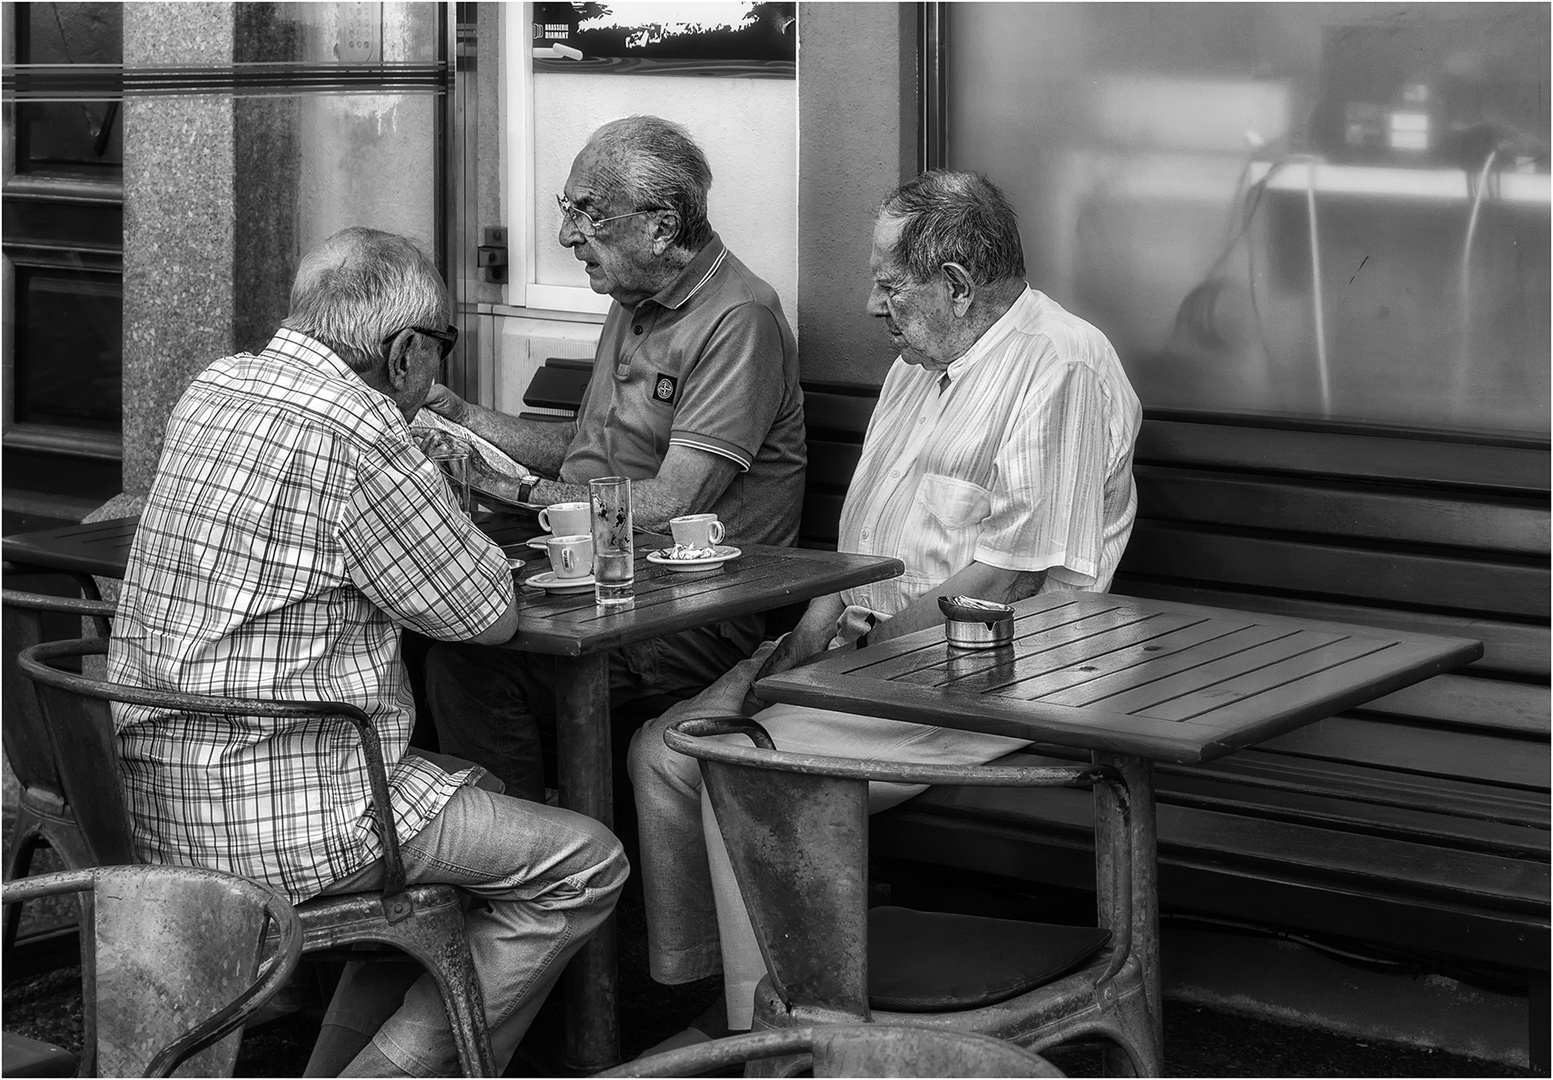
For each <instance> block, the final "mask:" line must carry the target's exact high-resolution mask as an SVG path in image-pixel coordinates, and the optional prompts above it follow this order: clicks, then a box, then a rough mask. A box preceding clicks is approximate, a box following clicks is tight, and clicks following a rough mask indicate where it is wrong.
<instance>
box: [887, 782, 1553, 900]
mask: <svg viewBox="0 0 1553 1080" xmlns="http://www.w3.org/2000/svg"><path fill="white" fill-rule="evenodd" d="M929 797H931V798H932V802H930V803H929V802H924V803H923V806H922V807H921V808H919V809H926V808H927V807H931V808H932V809H933V810H935V811H938V812H943V813H946V814H950V815H954V814H959V815H962V816H963V815H965V814H974V815H975V816H976V817H977V818H987V819H991V820H995V821H997V822H999V823H1001V824H1004V825H1018V826H1020V827H1024V828H1029V829H1031V830H1033V831H1040V830H1043V829H1047V828H1053V827H1055V828H1059V829H1062V830H1064V831H1067V832H1069V833H1073V832H1084V831H1086V830H1088V829H1090V828H1091V827H1092V822H1093V811H1094V804H1093V800H1092V799H1091V798H1090V796H1089V793H1088V792H1085V791H1074V790H1071V789H1063V788H1040V789H1022V790H1016V789H1007V788H953V787H944V788H935V789H934V790H932V791H931V792H929V793H928V794H927V795H924V796H921V797H919V798H920V799H922V800H927V799H928V798H929ZM915 801H916V800H913V802H915ZM906 805H912V804H906ZM1157 812H1158V826H1159V850H1160V855H1161V858H1164V857H1165V855H1166V853H1167V852H1174V851H1186V852H1190V853H1192V854H1193V855H1194V856H1196V857H1203V856H1209V857H1217V858H1219V859H1223V860H1232V861H1234V862H1237V863H1240V864H1243V865H1270V864H1271V865H1277V866H1278V867H1280V869H1281V872H1283V873H1288V872H1289V871H1291V870H1295V869H1297V870H1299V871H1301V874H1302V876H1306V877H1308V878H1309V879H1311V880H1348V881H1351V882H1354V883H1361V884H1365V885H1367V886H1368V887H1371V888H1376V889H1379V890H1381V891H1384V892H1393V893H1399V894H1406V895H1411V896H1427V897H1436V898H1439V899H1445V900H1453V901H1455V902H1458V903H1466V904H1478V905H1482V906H1486V907H1492V908H1498V909H1502V910H1506V911H1523V912H1536V911H1537V910H1538V908H1539V907H1540V908H1541V911H1542V913H1543V915H1544V917H1546V912H1547V897H1548V889H1549V883H1550V877H1549V868H1548V864H1547V863H1546V862H1545V861H1528V860H1522V859H1513V858H1506V857H1504V856H1502V855H1492V854H1485V853H1482V852H1477V851H1461V850H1454V849H1450V848H1444V847H1441V846H1439V845H1438V844H1427V843H1417V842H1414V841H1412V840H1405V839H1395V838H1389V837H1378V836H1372V835H1366V834H1363V833H1354V832H1351V831H1348V830H1346V829H1344V828H1341V827H1320V826H1315V825H1307V824H1299V823H1292V822H1287V821H1278V820H1273V819H1270V818H1257V817H1248V816H1246V815H1243V814H1239V813H1233V812H1230V813H1226V812H1223V811H1219V810H1208V809H1200V808H1197V807H1190V806H1181V805H1176V804H1173V803H1168V802H1163V801H1162V802H1161V803H1160V804H1159V805H1158V807H1157Z"/></svg>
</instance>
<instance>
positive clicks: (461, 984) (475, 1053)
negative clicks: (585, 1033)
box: [18, 639, 496, 1076]
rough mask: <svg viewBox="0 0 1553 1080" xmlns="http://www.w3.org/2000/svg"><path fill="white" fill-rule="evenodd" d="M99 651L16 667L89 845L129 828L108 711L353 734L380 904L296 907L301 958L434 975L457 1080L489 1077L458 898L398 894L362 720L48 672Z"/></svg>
mask: <svg viewBox="0 0 1553 1080" xmlns="http://www.w3.org/2000/svg"><path fill="white" fill-rule="evenodd" d="M107 650H108V643H107V642H106V641H103V640H92V639H80V640H75V641H55V642H45V643H42V644H39V645H33V646H31V647H29V648H27V649H24V650H22V652H21V654H20V656H19V657H18V663H19V664H20V666H21V670H22V672H23V673H24V674H25V675H26V676H27V677H28V678H29V679H31V680H32V681H33V682H34V683H36V684H37V691H38V700H39V702H40V704H41V705H42V710H43V715H44V717H45V718H46V721H47V727H48V731H49V734H50V737H51V738H52V739H53V741H54V748H55V753H56V760H57V761H58V763H59V769H60V778H61V781H62V783H63V788H64V793H65V798H66V801H68V802H69V804H70V805H71V807H72V808H73V809H74V811H75V814H76V817H77V818H78V819H79V820H80V821H81V822H82V824H83V827H84V828H85V831H86V832H87V834H88V835H92V834H93V828H94V824H91V823H97V822H101V821H103V820H104V819H105V818H113V817H117V818H118V819H119V820H120V821H123V820H126V819H127V817H128V812H127V810H126V808H125V804H124V793H123V788H122V787H121V785H120V782H119V774H118V760H117V755H118V747H117V743H116V741H115V740H114V738H113V723H112V718H111V715H110V713H109V709H108V705H107V703H108V702H111V701H118V702H127V703H130V704H135V705H146V706H150V707H152V708H163V709H176V710H181V711H183V712H191V713H206V714H216V715H223V716H257V717H273V718H284V719H291V720H309V719H318V720H335V721H341V722H347V723H350V724H351V725H353V726H354V727H355V729H356V731H357V733H358V735H359V736H360V738H361V743H362V746H363V748H364V749H365V751H366V758H367V769H368V774H369V778H370V781H371V785H372V803H373V807H374V809H375V811H376V813H377V819H378V821H380V822H384V823H385V825H386V827H385V828H383V830H382V841H383V863H384V883H383V890H382V893H381V894H378V893H349V894H345V895H339V896H320V897H315V898H313V899H311V900H307V901H304V902H302V903H300V904H297V905H296V910H297V915H298V917H299V918H300V919H301V922H302V931H303V943H302V951H303V952H304V953H308V954H314V953H319V952H324V951H328V952H329V953H330V954H331V955H332V956H333V957H334V958H336V959H347V960H371V959H398V958H399V953H404V954H408V955H409V956H410V957H412V958H413V959H415V960H416V961H418V962H419V963H420V964H421V965H422V966H423V967H424V968H425V969H426V970H427V971H428V972H430V973H431V975H432V977H433V978H434V979H436V981H437V986H438V988H439V989H440V990H441V991H442V1001H443V1004H444V1006H445V1007H446V1008H447V1013H448V1022H449V1024H450V1025H451V1027H452V1030H453V1037H454V1040H455V1042H456V1043H457V1045H458V1056H459V1063H460V1065H461V1067H462V1068H463V1071H464V1072H465V1074H466V1075H469V1076H492V1075H495V1072H496V1060H495V1057H494V1056H493V1055H492V1053H491V1044H490V1036H489V1033H488V1031H487V1029H486V1021H485V1003H484V998H483V997H482V995H481V993H480V986H479V983H478V982H477V981H476V979H475V974H474V964H473V961H472V959H471V957H470V954H469V942H468V940H467V939H466V938H465V936H464V915H463V901H462V894H461V893H460V892H459V891H458V890H457V889H456V888H455V887H454V886H452V885H410V886H406V884H405V873H404V863H403V861H402V859H401V858H400V855H399V837H398V833H397V830H396V827H395V824H394V811H393V804H392V802H391V801H390V800H389V796H388V774H387V770H386V769H385V768H384V765H383V752H382V748H381V745H380V744H379V742H378V736H377V730H376V729H375V728H374V727H373V725H372V720H371V718H370V717H369V716H368V715H367V714H366V713H364V712H362V711H361V710H360V709H358V708H356V707H354V706H352V705H347V704H342V703H340V702H318V701H257V700H249V699H244V698H225V697H212V696H209V695H204V694H184V693H178V692H175V691H168V690H147V689H144V688H141V687H135V686H126V685H124V684H121V683H113V682H107V681H105V680H102V679H95V678H89V677H87V676H83V675H77V674H74V673H73V672H69V671H64V670H60V669H59V668H58V667H56V666H55V664H56V663H57V662H59V661H61V660H66V659H68V658H71V657H86V656H95V655H100V654H104V653H106V652H107Z"/></svg>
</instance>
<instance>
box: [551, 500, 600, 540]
mask: <svg viewBox="0 0 1553 1080" xmlns="http://www.w3.org/2000/svg"><path fill="white" fill-rule="evenodd" d="M590 517H591V511H590V508H589V506H588V504H587V503H585V502H559V503H551V504H550V505H549V506H547V507H545V508H544V509H543V510H541V511H540V512H539V527H540V528H541V529H543V530H545V532H547V533H551V534H552V535H555V536H576V535H577V534H578V533H585V532H588V531H589V529H590V524H589V518H590Z"/></svg>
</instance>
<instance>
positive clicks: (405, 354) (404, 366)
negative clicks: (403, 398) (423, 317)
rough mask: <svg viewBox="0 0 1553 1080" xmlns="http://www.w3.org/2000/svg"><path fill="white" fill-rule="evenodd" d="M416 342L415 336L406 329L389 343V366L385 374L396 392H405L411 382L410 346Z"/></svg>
mask: <svg viewBox="0 0 1553 1080" xmlns="http://www.w3.org/2000/svg"><path fill="white" fill-rule="evenodd" d="M414 342H415V334H414V333H413V332H412V331H411V330H409V329H408V328H406V329H404V330H401V331H399V333H397V334H395V335H394V337H393V340H392V341H390V342H389V343H388V364H387V369H386V371H385V372H384V374H385V375H387V377H388V385H389V386H392V387H393V388H394V389H395V390H403V389H404V388H405V384H406V383H408V382H409V379H410V346H411V345H412V344H414Z"/></svg>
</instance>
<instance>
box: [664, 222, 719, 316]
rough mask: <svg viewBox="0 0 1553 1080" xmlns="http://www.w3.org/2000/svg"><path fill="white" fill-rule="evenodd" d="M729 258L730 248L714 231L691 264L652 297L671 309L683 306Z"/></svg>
mask: <svg viewBox="0 0 1553 1080" xmlns="http://www.w3.org/2000/svg"><path fill="white" fill-rule="evenodd" d="M727 258H728V248H727V247H726V246H725V245H724V244H723V241H722V238H721V237H719V236H718V235H717V234H716V233H715V232H714V233H713V234H712V239H710V240H708V241H707V244H706V247H704V248H702V249H701V250H700V251H698V252H696V257H695V258H693V259H691V260H690V265H688V266H686V267H685V269H683V270H681V271H680V273H679V276H678V277H676V278H675V279H674V280H673V281H671V282H669V284H668V285H667V286H665V287H664V288H663V289H660V290H659V291H658V293H657V294H656V295H655V296H653V297H651V298H650V299H651V300H652V301H653V303H655V304H658V305H659V306H661V307H666V308H671V309H676V308H679V307H682V306H683V305H684V304H685V303H686V302H687V301H688V300H689V299H690V298H691V297H692V296H694V295H696V293H698V292H700V291H701V289H702V287H703V286H705V285H706V283H707V282H709V281H711V280H712V276H713V275H714V274H716V273H717V271H718V270H719V269H720V268H721V267H722V265H723V262H724V261H725V260H726V259H727Z"/></svg>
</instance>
